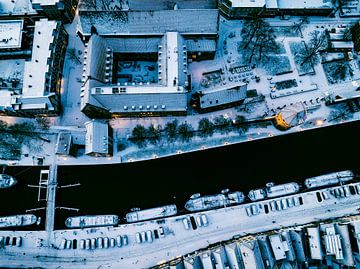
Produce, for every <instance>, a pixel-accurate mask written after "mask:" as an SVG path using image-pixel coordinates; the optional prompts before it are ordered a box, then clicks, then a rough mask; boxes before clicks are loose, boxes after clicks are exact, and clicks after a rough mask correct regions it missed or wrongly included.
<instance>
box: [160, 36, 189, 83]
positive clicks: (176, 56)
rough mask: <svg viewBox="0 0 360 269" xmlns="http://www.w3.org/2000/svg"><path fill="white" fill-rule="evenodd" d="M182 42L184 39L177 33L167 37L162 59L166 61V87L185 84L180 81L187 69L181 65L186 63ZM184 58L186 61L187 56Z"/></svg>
mask: <svg viewBox="0 0 360 269" xmlns="http://www.w3.org/2000/svg"><path fill="white" fill-rule="evenodd" d="M181 41H182V37H181V36H180V35H179V34H178V33H177V32H168V33H166V35H165V55H163V56H162V57H163V58H165V60H166V63H165V67H166V68H165V73H166V80H167V81H166V83H165V85H167V86H177V85H182V83H183V81H180V78H179V76H181V72H183V69H184V68H185V69H186V68H187V67H184V66H183V65H181V63H182V62H184V61H183V53H182V52H183V51H184V49H183V46H182V42H181ZM159 57H160V56H159ZM184 57H185V59H186V54H185V56H184ZM181 77H183V76H181Z"/></svg>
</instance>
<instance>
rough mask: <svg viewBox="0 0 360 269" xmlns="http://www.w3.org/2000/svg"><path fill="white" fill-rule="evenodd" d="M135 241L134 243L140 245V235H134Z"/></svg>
mask: <svg viewBox="0 0 360 269" xmlns="http://www.w3.org/2000/svg"><path fill="white" fill-rule="evenodd" d="M135 240H136V243H138V244H140V243H141V236H140V233H136V234H135Z"/></svg>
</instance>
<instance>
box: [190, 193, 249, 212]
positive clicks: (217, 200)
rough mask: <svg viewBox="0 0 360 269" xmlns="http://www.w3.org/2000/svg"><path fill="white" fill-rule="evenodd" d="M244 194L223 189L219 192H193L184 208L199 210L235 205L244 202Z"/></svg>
mask: <svg viewBox="0 0 360 269" xmlns="http://www.w3.org/2000/svg"><path fill="white" fill-rule="evenodd" d="M244 200H245V196H244V194H243V193H242V192H240V191H235V192H229V190H228V189H226V190H223V191H222V192H221V193H220V194H215V195H204V196H201V195H200V193H195V194H193V195H191V197H190V200H189V201H187V202H186V203H185V209H187V210H188V211H201V210H209V209H213V208H219V207H225V206H231V205H237V204H240V203H242V202H244Z"/></svg>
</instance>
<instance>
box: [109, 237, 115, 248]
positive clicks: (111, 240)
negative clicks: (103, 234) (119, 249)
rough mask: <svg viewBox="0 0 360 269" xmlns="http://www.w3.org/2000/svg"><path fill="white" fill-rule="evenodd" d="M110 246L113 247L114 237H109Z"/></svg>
mask: <svg viewBox="0 0 360 269" xmlns="http://www.w3.org/2000/svg"><path fill="white" fill-rule="evenodd" d="M110 247H111V248H113V247H115V238H110Z"/></svg>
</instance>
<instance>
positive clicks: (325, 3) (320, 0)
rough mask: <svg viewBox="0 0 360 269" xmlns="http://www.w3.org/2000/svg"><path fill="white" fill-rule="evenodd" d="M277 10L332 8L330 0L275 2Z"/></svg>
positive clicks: (280, 0) (279, 0)
mask: <svg viewBox="0 0 360 269" xmlns="http://www.w3.org/2000/svg"><path fill="white" fill-rule="evenodd" d="M277 3H278V8H286V9H287V8H289V9H292V8H295V9H298V8H299V9H304V8H332V7H333V4H331V1H330V0H292V1H288V0H277Z"/></svg>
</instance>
